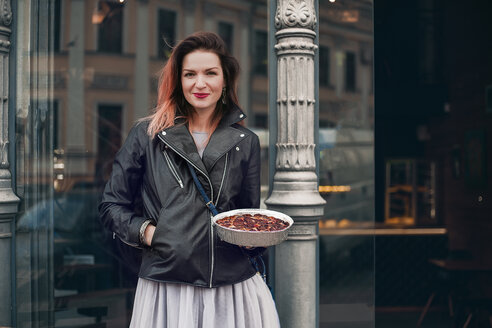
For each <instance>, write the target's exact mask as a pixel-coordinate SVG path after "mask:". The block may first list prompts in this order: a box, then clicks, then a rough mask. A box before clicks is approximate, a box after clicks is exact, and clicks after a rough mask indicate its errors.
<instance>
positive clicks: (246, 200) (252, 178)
mask: <svg viewBox="0 0 492 328" xmlns="http://www.w3.org/2000/svg"><path fill="white" fill-rule="evenodd" d="M252 138H253V140H252V142H251V153H250V155H249V161H248V167H247V171H246V172H245V175H244V178H243V182H242V185H241V196H240V198H239V199H240V200H241V204H240V207H241V208H259V207H260V171H261V152H260V151H261V150H260V139H259V138H258V136H257V135H256V134H252Z"/></svg>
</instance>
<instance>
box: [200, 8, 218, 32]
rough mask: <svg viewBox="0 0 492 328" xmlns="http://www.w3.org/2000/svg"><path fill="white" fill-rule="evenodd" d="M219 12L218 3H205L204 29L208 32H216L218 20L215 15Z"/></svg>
mask: <svg viewBox="0 0 492 328" xmlns="http://www.w3.org/2000/svg"><path fill="white" fill-rule="evenodd" d="M216 12H217V5H216V4H214V3H210V2H205V3H204V4H203V30H204V31H207V32H215V31H216V30H217V27H216V25H217V22H216V21H215V18H214V15H215V13H216Z"/></svg>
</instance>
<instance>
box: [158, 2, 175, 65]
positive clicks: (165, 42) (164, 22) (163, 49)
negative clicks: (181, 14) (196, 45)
mask: <svg viewBox="0 0 492 328" xmlns="http://www.w3.org/2000/svg"><path fill="white" fill-rule="evenodd" d="M157 38H158V40H157V45H158V49H159V50H158V54H157V55H158V57H159V58H164V59H167V58H169V56H171V50H172V47H173V46H174V44H175V43H176V12H174V11H171V10H166V9H159V18H158V31H157Z"/></svg>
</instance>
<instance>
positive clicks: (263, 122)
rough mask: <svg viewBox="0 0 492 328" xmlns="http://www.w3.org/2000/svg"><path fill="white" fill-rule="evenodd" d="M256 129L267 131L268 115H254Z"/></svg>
mask: <svg viewBox="0 0 492 328" xmlns="http://www.w3.org/2000/svg"><path fill="white" fill-rule="evenodd" d="M254 126H255V127H256V128H262V129H268V115H267V114H255V125H254Z"/></svg>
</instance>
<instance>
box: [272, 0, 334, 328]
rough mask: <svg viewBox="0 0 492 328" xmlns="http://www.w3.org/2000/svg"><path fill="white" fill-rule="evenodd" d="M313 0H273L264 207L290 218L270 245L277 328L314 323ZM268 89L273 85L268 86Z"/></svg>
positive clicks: (318, 211)
mask: <svg viewBox="0 0 492 328" xmlns="http://www.w3.org/2000/svg"><path fill="white" fill-rule="evenodd" d="M316 16H317V13H316V10H315V8H314V0H305V1H303V0H277V10H276V13H275V27H276V29H277V32H276V34H275V36H276V38H277V44H276V45H275V50H276V53H277V121H278V135H277V143H276V149H277V157H276V168H275V175H274V179H273V191H272V193H271V195H270V197H269V198H268V199H267V200H266V201H265V203H266V204H267V206H268V208H269V209H272V210H277V211H280V212H283V213H286V214H288V215H290V216H291V217H292V218H293V219H294V225H293V227H292V228H291V231H290V233H289V236H288V238H287V240H286V241H285V242H284V243H282V244H280V245H278V246H276V249H275V272H276V277H275V297H276V304H277V309H278V312H279V316H280V321H281V326H282V327H283V328H289V327H292V328H303V327H306V328H307V327H309V328H314V327H316V324H317V318H316V316H317V312H318V311H317V307H318V304H317V297H316V295H317V288H318V274H317V244H318V240H317V239H318V220H319V219H320V217H321V216H322V215H323V206H324V204H325V201H324V200H323V199H322V198H321V196H320V195H319V192H318V182H317V176H316V159H315V153H314V151H315V143H314V129H315V127H316V126H317V125H316V122H314V110H315V108H314V104H315V101H316V99H315V80H314V53H315V51H316V50H317V48H318V47H317V46H316V44H314V39H315V37H316V32H315V31H314V29H315V25H316V21H317V17H316ZM272 91H273V90H272Z"/></svg>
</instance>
